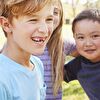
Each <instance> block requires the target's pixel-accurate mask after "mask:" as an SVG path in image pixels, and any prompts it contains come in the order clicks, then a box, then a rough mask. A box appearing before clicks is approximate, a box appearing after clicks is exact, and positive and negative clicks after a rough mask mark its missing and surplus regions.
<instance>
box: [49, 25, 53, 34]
mask: <svg viewBox="0 0 100 100" xmlns="http://www.w3.org/2000/svg"><path fill="white" fill-rule="evenodd" d="M48 33H49V34H50V35H51V34H52V33H53V24H52V25H50V26H49V27H48Z"/></svg>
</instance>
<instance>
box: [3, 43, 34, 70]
mask: <svg viewBox="0 0 100 100" xmlns="http://www.w3.org/2000/svg"><path fill="white" fill-rule="evenodd" d="M2 54H4V55H5V56H7V57H8V58H10V59H12V60H13V61H15V62H16V63H19V64H21V65H23V66H24V67H27V68H29V69H31V68H33V67H32V65H33V64H32V63H31V62H30V54H29V53H27V52H23V51H20V50H16V48H14V47H12V46H8V45H7V44H5V46H4V48H3V51H2Z"/></svg>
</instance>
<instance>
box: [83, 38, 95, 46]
mask: <svg viewBox="0 0 100 100" xmlns="http://www.w3.org/2000/svg"><path fill="white" fill-rule="evenodd" d="M84 45H85V46H86V47H91V46H92V45H93V42H92V40H91V39H87V40H85V42H84Z"/></svg>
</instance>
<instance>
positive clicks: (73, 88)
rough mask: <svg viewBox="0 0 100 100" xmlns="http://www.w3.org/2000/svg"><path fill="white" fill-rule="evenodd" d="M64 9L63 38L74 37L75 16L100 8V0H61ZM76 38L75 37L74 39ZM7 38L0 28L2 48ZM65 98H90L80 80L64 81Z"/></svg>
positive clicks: (69, 58) (76, 99) (79, 99)
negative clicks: (83, 11) (73, 23)
mask: <svg viewBox="0 0 100 100" xmlns="http://www.w3.org/2000/svg"><path fill="white" fill-rule="evenodd" d="M61 2H62V4H63V10H64V24H63V30H62V34H63V38H64V39H73V34H72V31H71V23H72V20H73V18H74V17H75V16H76V15H77V14H78V13H79V12H81V11H82V10H83V9H87V8H98V9H100V0H61ZM73 40H74V39H73ZM5 41H6V38H5V36H4V34H3V32H2V29H1V28H0V49H1V48H2V47H3V45H4V43H5ZM71 59H73V57H70V56H67V57H66V61H67V62H68V61H70V60H71ZM62 89H63V98H62V100H89V99H88V97H87V96H86V94H85V92H84V90H83V89H82V87H81V85H80V84H79V82H78V81H72V82H70V83H65V82H64V81H63V82H62Z"/></svg>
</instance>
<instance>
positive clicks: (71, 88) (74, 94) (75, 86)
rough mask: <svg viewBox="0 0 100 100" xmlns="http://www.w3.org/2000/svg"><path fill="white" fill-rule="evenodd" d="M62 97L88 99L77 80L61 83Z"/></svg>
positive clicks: (78, 99)
mask: <svg viewBox="0 0 100 100" xmlns="http://www.w3.org/2000/svg"><path fill="white" fill-rule="evenodd" d="M62 89H63V99H62V100H69V99H70V100H89V99H88V97H87V96H86V94H85V92H84V90H83V89H82V87H81V85H80V84H79V82H78V81H72V82H70V83H65V82H63V83H62Z"/></svg>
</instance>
